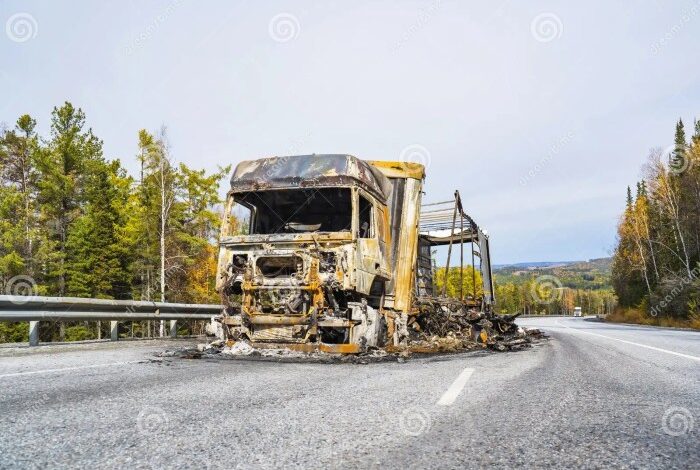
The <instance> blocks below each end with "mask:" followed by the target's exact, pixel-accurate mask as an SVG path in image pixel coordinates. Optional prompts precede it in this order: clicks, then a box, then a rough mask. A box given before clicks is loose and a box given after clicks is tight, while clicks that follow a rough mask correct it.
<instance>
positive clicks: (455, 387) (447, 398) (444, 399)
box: [437, 367, 474, 406]
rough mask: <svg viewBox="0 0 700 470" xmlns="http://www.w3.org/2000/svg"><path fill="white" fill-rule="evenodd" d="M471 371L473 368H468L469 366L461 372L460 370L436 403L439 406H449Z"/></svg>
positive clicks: (472, 371)
mask: <svg viewBox="0 0 700 470" xmlns="http://www.w3.org/2000/svg"><path fill="white" fill-rule="evenodd" d="M473 373H474V369H470V368H469V367H466V368H465V369H464V370H463V371H462V372H460V374H459V375H458V376H457V378H456V379H455V381H454V382H452V385H450V388H448V389H447V391H446V392H445V393H443V394H442V396H441V397H440V399H439V400H438V402H437V404H438V405H440V406H449V405H451V404H452V403H454V402H455V400H456V399H457V397H458V396H459V394H460V392H461V391H462V389H463V388H464V386H465V385H466V384H467V380H469V377H471V376H472V374H473Z"/></svg>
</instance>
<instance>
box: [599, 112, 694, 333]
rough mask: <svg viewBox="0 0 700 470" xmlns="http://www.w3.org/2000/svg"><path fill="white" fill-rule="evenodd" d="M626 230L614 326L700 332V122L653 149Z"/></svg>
mask: <svg viewBox="0 0 700 470" xmlns="http://www.w3.org/2000/svg"><path fill="white" fill-rule="evenodd" d="M642 176H643V177H642V179H641V181H639V182H638V183H637V186H636V190H635V191H632V189H631V188H629V187H628V188H627V205H626V208H625V211H624V213H623V214H622V216H621V218H620V222H619V225H618V242H617V247H616V249H615V255H614V257H613V265H612V284H613V287H614V289H615V292H616V294H617V296H618V299H619V304H620V306H619V308H618V309H617V310H616V311H615V313H614V314H613V315H612V316H611V317H610V319H611V320H613V321H622V322H633V323H643V324H653V325H666V326H685V327H692V328H700V122H697V121H696V122H695V123H694V127H693V130H692V135H691V136H690V137H689V138H688V137H687V136H686V130H685V126H684V124H683V122H682V121H680V120H679V121H678V123H677V124H676V132H675V141H674V145H673V146H672V147H671V148H670V149H667V150H662V149H653V150H651V151H650V154H649V156H648V160H647V162H646V164H645V165H644V166H643V168H642Z"/></svg>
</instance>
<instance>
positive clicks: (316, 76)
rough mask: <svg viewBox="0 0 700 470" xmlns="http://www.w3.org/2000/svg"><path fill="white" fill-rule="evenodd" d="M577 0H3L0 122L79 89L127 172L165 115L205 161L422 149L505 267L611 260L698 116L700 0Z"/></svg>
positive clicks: (437, 190) (432, 196)
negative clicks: (653, 174)
mask: <svg viewBox="0 0 700 470" xmlns="http://www.w3.org/2000/svg"><path fill="white" fill-rule="evenodd" d="M525 3H526V5H524V4H525ZM572 3H574V2H563V1H562V2H510V1H504V2H500V3H499V2H467V1H454V0H442V1H435V0H432V1H400V2H399V1H393V2H377V1H375V2H361V1H356V0H355V1H327V2H301V1H300V2H257V1H250V2H234V1H220V2H219V1H216V2H215V1H190V0H180V1H178V0H175V1H148V2H145V1H133V2H128V1H119V2H106V1H104V2H98V1H91V2H88V1H83V2H79V1H70V2H69V1H65V2H57V1H44V2H31V1H21V2H20V1H7V0H0V19H1V21H2V23H1V25H0V26H3V27H4V31H2V32H3V33H4V34H2V35H0V58H1V59H2V60H0V122H5V123H7V124H8V125H9V124H12V123H13V122H14V121H15V120H16V118H17V117H18V116H19V115H20V114H23V113H29V114H31V115H32V116H34V117H35V118H36V119H38V120H39V124H40V126H39V128H40V132H42V133H45V132H46V130H47V127H48V120H49V115H50V112H51V109H52V107H53V106H56V105H60V104H62V103H63V102H64V101H66V100H68V101H71V102H72V103H73V104H75V105H76V106H80V107H82V108H83V110H84V111H85V112H86V114H87V118H88V124H89V125H90V126H91V127H92V128H93V129H94V131H95V133H96V134H97V135H98V136H99V137H100V138H102V139H103V140H104V149H105V155H106V156H107V157H109V158H120V159H121V160H122V161H123V163H124V165H125V166H126V167H127V168H128V169H130V170H131V171H133V170H135V168H136V161H135V157H134V155H135V153H136V142H137V131H138V130H139V129H141V128H146V129H151V130H156V129H158V128H159V127H160V126H161V125H163V124H165V125H166V126H167V127H168V130H169V137H170V140H171V144H172V150H173V156H174V157H175V159H176V160H178V161H182V162H185V163H187V164H188V165H191V166H194V167H205V168H208V169H214V168H216V166H217V165H225V164H229V163H232V164H235V163H237V162H239V161H241V160H243V159H254V158H261V157H265V156H271V155H287V154H302V153H350V154H353V155H356V156H358V157H360V158H367V159H380V160H399V159H401V158H405V159H419V160H422V161H423V162H424V163H426V164H427V166H428V170H427V171H428V177H427V180H426V196H425V200H427V201H440V200H445V199H448V198H449V197H450V196H451V194H452V192H453V190H454V189H459V190H460V192H461V194H462V195H463V200H464V201H465V205H466V208H467V210H468V211H469V212H470V213H471V214H472V215H473V217H474V218H475V219H476V221H477V222H478V223H479V224H480V225H482V226H483V227H485V228H486V229H487V230H488V232H489V233H490V235H491V240H492V250H493V257H494V262H496V263H509V262H519V261H544V260H578V259H589V258H596V257H602V256H607V255H609V253H610V251H611V249H612V247H613V245H614V241H615V226H616V223H617V217H618V214H619V213H620V211H621V210H622V209H623V207H624V199H625V187H626V185H628V184H634V183H635V181H636V180H637V178H638V177H639V174H640V171H639V168H640V165H641V164H642V163H643V162H644V160H645V158H646V155H647V153H648V151H649V149H650V148H652V147H668V146H669V145H671V143H672V139H673V131H674V123H675V121H676V120H677V119H678V118H679V117H681V118H683V120H684V121H687V122H688V123H689V124H692V120H693V118H694V117H695V116H698V115H700V86H699V85H700V84H699V82H698V78H699V75H700V50H699V49H698V47H699V45H700V0H690V1H676V2H665V1H664V2H661V1H658V2H654V1H646V2H645V1H635V2H632V1H620V2H612V1H601V2H591V1H587V2H576V3H577V5H572ZM689 127H690V126H689Z"/></svg>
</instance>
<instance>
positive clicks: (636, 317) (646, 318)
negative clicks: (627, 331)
mask: <svg viewBox="0 0 700 470" xmlns="http://www.w3.org/2000/svg"><path fill="white" fill-rule="evenodd" d="M605 321H609V322H614V323H635V324H637V325H652V326H668V327H673V328H692V329H694V330H700V315H698V314H694V315H691V316H690V318H687V319H686V318H674V317H667V316H656V317H654V316H651V315H649V314H648V313H646V312H645V311H644V310H641V309H638V308H616V309H615V311H613V313H611V314H610V315H608V316H607V317H606V318H605Z"/></svg>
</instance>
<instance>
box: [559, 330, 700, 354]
mask: <svg viewBox="0 0 700 470" xmlns="http://www.w3.org/2000/svg"><path fill="white" fill-rule="evenodd" d="M556 323H557V324H558V325H560V326H562V327H564V328H566V329H567V330H572V331H577V332H579V333H583V334H586V335H592V336H598V337H600V338H605V339H611V340H613V341H619V342H620V343H625V344H631V345H633V346H639V347H640V348H647V349H651V350H652V351H659V352H663V353H666V354H673V355H674V356H679V357H685V358H686V359H692V360H694V361H700V357H698V356H691V355H690V354H683V353H679V352H676V351H669V350H668V349H661V348H657V347H654V346H648V345H646V344H640V343H635V342H634V341H627V340H624V339H619V338H613V337H612V336H606V335H599V334H598V333H591V332H590V331H583V330H579V329H578V328H571V327H570V326H566V325H562V324H561V323H559V321H558V320H557V321H556Z"/></svg>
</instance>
